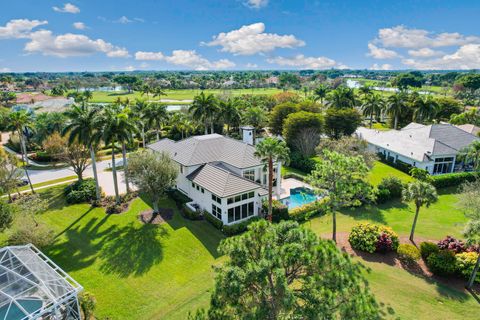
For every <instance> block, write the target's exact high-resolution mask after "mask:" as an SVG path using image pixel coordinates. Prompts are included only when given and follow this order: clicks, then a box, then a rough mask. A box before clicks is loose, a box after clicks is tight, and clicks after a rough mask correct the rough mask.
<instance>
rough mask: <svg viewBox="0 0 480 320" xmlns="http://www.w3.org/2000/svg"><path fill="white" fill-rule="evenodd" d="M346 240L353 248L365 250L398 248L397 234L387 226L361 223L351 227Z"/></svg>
mask: <svg viewBox="0 0 480 320" xmlns="http://www.w3.org/2000/svg"><path fill="white" fill-rule="evenodd" d="M348 242H350V245H351V246H352V248H354V249H358V250H362V251H366V252H370V253H373V252H388V251H395V250H397V248H398V245H399V240H398V235H397V234H396V233H395V232H394V231H393V230H392V229H391V228H390V227H387V226H380V225H376V224H372V223H361V224H359V225H356V226H355V227H353V228H352V231H351V232H350V235H349V237H348Z"/></svg>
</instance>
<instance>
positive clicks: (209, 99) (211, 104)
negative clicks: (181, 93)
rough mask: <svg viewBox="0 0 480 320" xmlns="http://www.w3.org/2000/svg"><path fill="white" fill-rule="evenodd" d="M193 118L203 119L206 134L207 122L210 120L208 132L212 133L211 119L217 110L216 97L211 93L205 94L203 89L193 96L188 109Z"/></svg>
mask: <svg viewBox="0 0 480 320" xmlns="http://www.w3.org/2000/svg"><path fill="white" fill-rule="evenodd" d="M188 111H189V112H190V113H191V114H192V116H193V118H195V119H199V120H200V121H203V123H204V125H205V134H208V123H209V122H210V133H213V119H214V118H215V116H216V114H217V112H218V111H219V108H218V103H217V99H216V98H215V96H214V95H213V94H208V95H206V94H205V93H204V92H203V91H202V92H200V94H199V95H196V96H195V97H194V98H193V103H192V105H191V106H190V108H189V109H188Z"/></svg>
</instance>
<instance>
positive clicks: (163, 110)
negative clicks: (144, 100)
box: [143, 102, 168, 140]
mask: <svg viewBox="0 0 480 320" xmlns="http://www.w3.org/2000/svg"><path fill="white" fill-rule="evenodd" d="M167 117H168V113H167V107H166V106H165V105H164V104H161V103H158V102H151V103H149V104H148V106H147V107H146V109H145V112H144V114H143V118H144V119H145V121H146V122H145V123H146V125H147V126H148V127H149V128H152V129H155V132H156V134H157V140H160V130H161V129H162V125H163V124H164V123H165V122H166V121H167Z"/></svg>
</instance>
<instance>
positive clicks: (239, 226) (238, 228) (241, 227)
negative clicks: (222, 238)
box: [203, 211, 261, 236]
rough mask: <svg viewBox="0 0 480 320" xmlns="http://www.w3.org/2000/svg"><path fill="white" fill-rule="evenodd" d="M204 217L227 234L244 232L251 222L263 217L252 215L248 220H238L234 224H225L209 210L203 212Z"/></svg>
mask: <svg viewBox="0 0 480 320" xmlns="http://www.w3.org/2000/svg"><path fill="white" fill-rule="evenodd" d="M203 217H204V218H205V220H207V221H208V222H210V223H211V224H212V225H213V226H214V227H215V228H217V229H218V230H220V231H222V232H223V233H224V234H225V235H226V236H234V235H237V234H240V233H242V232H245V231H246V230H247V228H248V225H249V224H250V223H252V222H254V221H258V220H260V219H261V218H260V217H252V218H250V219H248V220H245V221H242V222H238V223H235V224H232V225H224V224H223V222H222V221H221V220H219V219H217V218H216V217H214V216H213V215H211V214H210V213H209V212H207V211H204V212H203Z"/></svg>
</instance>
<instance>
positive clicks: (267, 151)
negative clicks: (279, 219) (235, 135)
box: [255, 137, 289, 221]
mask: <svg viewBox="0 0 480 320" xmlns="http://www.w3.org/2000/svg"><path fill="white" fill-rule="evenodd" d="M255 149H256V150H255V156H257V157H259V158H261V159H262V161H263V162H264V163H266V164H267V166H268V220H270V221H272V198H273V192H272V190H273V163H274V162H283V163H288V162H289V156H288V153H289V150H288V147H287V144H286V143H285V141H282V140H279V139H277V138H271V137H268V138H265V139H264V140H263V141H261V142H259V143H258V144H257V145H256V147H255ZM277 183H280V181H277Z"/></svg>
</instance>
